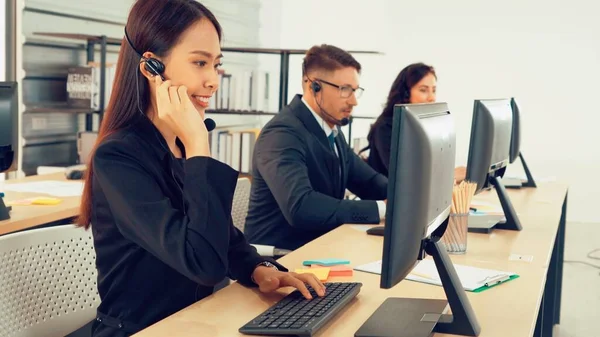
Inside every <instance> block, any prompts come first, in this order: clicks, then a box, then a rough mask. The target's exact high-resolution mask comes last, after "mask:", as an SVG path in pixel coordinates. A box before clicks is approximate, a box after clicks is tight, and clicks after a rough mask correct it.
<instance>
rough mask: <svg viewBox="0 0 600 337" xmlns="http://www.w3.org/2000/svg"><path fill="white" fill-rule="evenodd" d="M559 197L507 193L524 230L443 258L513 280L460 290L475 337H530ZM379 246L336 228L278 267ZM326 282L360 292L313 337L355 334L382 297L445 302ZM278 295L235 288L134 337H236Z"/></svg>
mask: <svg viewBox="0 0 600 337" xmlns="http://www.w3.org/2000/svg"><path fill="white" fill-rule="evenodd" d="M566 191H567V187H566V185H564V184H561V183H547V184H541V186H539V188H537V189H523V190H510V191H509V193H510V197H511V200H512V202H513V204H514V206H515V208H516V210H517V212H518V213H519V216H520V219H521V223H522V225H523V230H522V231H521V232H515V231H503V230H496V231H494V232H492V233H491V234H473V233H469V236H468V243H467V244H468V248H467V254H465V255H450V256H451V259H452V261H453V262H454V263H456V264H464V265H470V266H475V267H481V268H489V269H497V270H506V271H512V272H516V273H518V274H519V275H520V278H518V279H516V280H513V281H510V282H507V283H504V284H502V285H500V286H497V287H495V288H492V289H489V290H486V291H484V292H481V293H471V292H467V297H468V298H469V301H470V302H471V305H472V306H473V309H474V311H475V314H476V316H477V319H478V321H479V323H480V325H481V329H482V331H481V335H480V336H485V337H492V336H532V335H533V331H534V328H535V323H536V318H537V313H538V309H539V307H540V302H541V298H542V293H543V289H544V284H545V279H546V273H547V269H548V265H549V262H550V256H551V252H552V247H553V243H554V239H555V236H556V232H557V228H558V224H559V220H560V216H561V208H562V205H563V201H564V200H565V195H566ZM477 199H479V200H489V201H492V202H496V203H497V197H496V193H495V192H493V193H483V194H482V195H480V196H478V198H477ZM382 244H383V237H376V236H369V235H366V234H365V233H364V232H362V231H359V230H357V229H356V228H354V227H353V226H341V227H339V228H338V229H336V230H334V231H332V232H330V233H328V234H326V235H324V236H322V237H320V238H319V239H317V240H315V241H313V242H310V243H309V244H307V245H306V246H304V247H302V248H300V249H299V250H297V251H295V252H293V253H291V254H289V255H287V256H285V257H284V258H282V259H280V262H281V263H282V264H283V265H285V266H286V267H288V268H289V269H294V268H297V267H301V265H302V261H304V260H306V259H311V258H327V257H338V258H346V259H349V260H350V261H351V263H352V265H354V266H356V265H359V264H363V263H368V262H372V261H375V260H379V259H381V251H382ZM511 254H519V255H531V256H533V261H531V262H523V261H510V260H509V256H510V255H511ZM329 281H331V282H336V281H338V282H339V281H359V282H362V283H363V287H362V290H361V292H360V293H359V294H358V296H357V297H356V298H355V299H354V301H353V302H351V304H350V305H349V306H348V307H347V308H345V309H344V310H343V311H342V312H341V313H339V314H338V315H337V316H336V317H335V318H334V319H333V320H332V321H331V322H330V323H328V324H327V325H326V326H325V327H324V328H323V329H321V330H320V331H319V333H318V336H354V333H355V332H356V330H357V329H358V328H359V327H360V326H361V325H362V324H363V323H364V322H365V321H366V320H367V318H368V317H369V316H371V314H372V313H373V312H374V311H375V310H376V309H377V308H378V307H379V305H380V304H381V303H382V302H383V301H384V300H385V299H386V298H388V297H415V298H432V299H434V298H436V299H445V294H444V292H443V289H442V287H438V286H433V285H427V284H423V283H417V282H412V281H408V280H405V281H402V282H400V283H399V284H398V285H396V286H395V287H394V288H392V289H387V290H384V289H380V288H379V275H373V274H367V273H362V272H358V271H355V272H354V276H353V277H351V278H330V279H329ZM285 292H289V290H287V291H282V292H281V293H280V294H261V293H259V292H258V290H255V289H248V288H245V287H243V286H241V285H239V284H237V283H234V284H232V285H230V286H229V287H227V288H225V289H223V290H221V291H219V292H217V293H216V294H213V295H212V296H210V297H207V298H205V299H204V300H202V301H199V302H197V303H195V304H193V305H191V306H189V307H187V308H185V309H183V310H181V311H180V312H178V313H175V314H174V315H172V316H170V317H168V318H166V319H164V320H162V321H160V322H158V323H156V324H154V325H153V326H151V327H149V328H147V329H145V330H144V331H141V332H140V333H138V334H137V335H136V336H140V337H150V336H157V337H158V336H161V337H162V336H179V337H185V336H190V337H192V336H193V337H197V336H214V337H216V336H227V337H231V336H242V335H241V334H239V333H238V329H239V328H240V327H241V326H242V325H243V324H245V323H246V322H248V321H249V320H251V319H252V318H254V317H255V316H257V315H258V314H260V313H261V312H262V311H264V310H266V309H267V308H268V307H269V306H271V305H273V304H274V303H275V302H276V301H278V300H279V299H281V298H282V297H283V294H284V293H285ZM398 314H399V315H401V313H398ZM436 336H445V335H441V334H436Z"/></svg>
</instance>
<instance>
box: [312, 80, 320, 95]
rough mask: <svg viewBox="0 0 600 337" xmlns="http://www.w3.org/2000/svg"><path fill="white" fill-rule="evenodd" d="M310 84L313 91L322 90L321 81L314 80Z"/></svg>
mask: <svg viewBox="0 0 600 337" xmlns="http://www.w3.org/2000/svg"><path fill="white" fill-rule="evenodd" d="M310 86H311V88H312V90H313V92H315V93H317V92H319V91H321V84H320V83H318V82H314V81H313V82H312V83H311V84H310Z"/></svg>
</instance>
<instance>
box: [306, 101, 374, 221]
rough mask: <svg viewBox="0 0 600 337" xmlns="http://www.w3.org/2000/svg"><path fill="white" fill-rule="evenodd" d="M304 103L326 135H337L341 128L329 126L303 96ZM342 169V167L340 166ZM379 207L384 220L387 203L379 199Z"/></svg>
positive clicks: (336, 150)
mask: <svg viewBox="0 0 600 337" xmlns="http://www.w3.org/2000/svg"><path fill="white" fill-rule="evenodd" d="M302 103H304V105H306V107H307V108H308V110H309V111H310V112H311V113H312V115H313V117H315V119H316V120H317V122H318V123H319V125H321V128H322V129H323V132H325V137H329V135H330V134H331V133H332V132H333V136H334V137H337V135H338V132H339V130H338V129H337V128H336V127H334V128H333V129H332V128H331V127H330V126H329V124H327V122H325V121H324V120H323V118H322V117H321V116H319V115H318V114H317V113H316V112H315V111H314V110H313V109H312V108H311V107H310V105H308V103H307V102H306V100H304V97H302ZM333 148H334V150H335V155H336V156H338V158H339V153H338V148H337V146H334V147H333ZM340 170H341V167H340ZM377 208H378V210H379V219H381V220H383V219H384V218H385V211H386V204H385V202H383V201H382V200H377Z"/></svg>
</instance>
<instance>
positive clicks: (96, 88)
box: [66, 62, 115, 111]
mask: <svg viewBox="0 0 600 337" xmlns="http://www.w3.org/2000/svg"><path fill="white" fill-rule="evenodd" d="M114 76H115V66H114V65H110V64H107V66H106V68H105V81H104V107H106V106H107V105H108V101H109V99H110V94H111V91H112V86H113V81H114ZM66 91H67V105H68V106H70V107H76V108H86V109H88V108H89V109H90V110H94V111H98V110H100V67H99V65H98V64H97V63H92V62H90V64H88V65H86V66H75V67H69V68H68V69H67V84H66Z"/></svg>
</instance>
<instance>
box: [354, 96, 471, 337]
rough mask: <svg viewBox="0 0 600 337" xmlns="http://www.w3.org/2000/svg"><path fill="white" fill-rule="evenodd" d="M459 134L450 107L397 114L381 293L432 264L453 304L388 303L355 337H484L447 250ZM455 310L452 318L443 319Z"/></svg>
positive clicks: (416, 107) (397, 110) (404, 108)
mask: <svg viewBox="0 0 600 337" xmlns="http://www.w3.org/2000/svg"><path fill="white" fill-rule="evenodd" d="M455 144H456V139H455V127H454V120H453V118H452V116H451V115H450V112H449V110H448V106H447V104H446V103H428V104H406V105H396V106H395V107H394V118H393V124H392V143H391V151H390V170H389V176H388V179H389V181H388V202H387V211H386V219H385V226H384V239H383V258H382V262H381V264H382V267H381V284H380V286H381V288H391V287H393V286H394V285H396V284H397V283H398V282H400V281H402V280H403V279H404V278H405V277H406V276H407V275H408V274H409V273H410V272H411V270H412V269H413V268H414V267H415V265H416V264H417V263H418V262H419V261H420V260H422V259H423V258H424V257H425V256H426V254H429V255H431V256H432V257H433V260H434V262H435V265H436V267H437V270H438V272H439V275H440V278H441V280H442V285H443V287H444V291H445V293H446V296H447V299H448V301H446V300H432V299H410V298H388V299H387V300H386V301H385V302H384V303H383V304H382V305H381V306H380V307H379V308H378V309H377V311H375V313H373V315H372V316H371V317H370V318H369V319H368V320H367V321H366V322H365V323H364V324H363V326H362V327H361V328H360V329H359V330H358V331H357V333H356V335H355V336H361V337H363V336H372V337H375V336H396V335H402V334H403V333H405V334H406V335H410V336H413V335H415V336H416V335H419V334H423V335H424V336H429V334H430V333H431V332H432V330H433V331H435V332H440V333H451V334H460V335H467V336H477V335H479V332H480V330H481V329H480V327H479V324H478V322H477V319H476V317H475V314H474V313H473V309H472V308H471V305H470V303H469V301H468V299H467V296H466V294H465V291H464V289H463V287H462V285H461V283H460V280H459V278H458V276H457V274H456V271H455V269H454V266H453V265H452V262H451V260H450V258H449V257H448V253H447V252H446V249H445V247H444V245H443V244H442V243H441V242H439V240H440V238H441V237H442V235H443V234H444V232H445V230H446V227H447V225H448V219H449V214H450V208H451V204H452V189H453V185H454V163H455V154H456V150H455ZM448 304H450V308H451V310H452V315H445V314H442V313H443V311H444V309H445V308H446V306H447V305H448Z"/></svg>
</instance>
